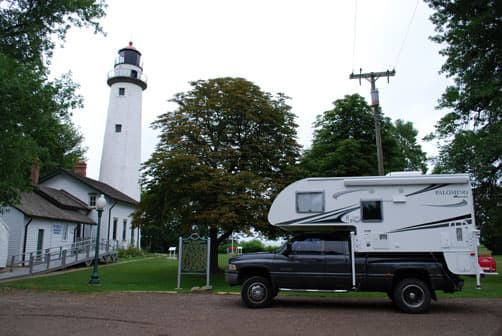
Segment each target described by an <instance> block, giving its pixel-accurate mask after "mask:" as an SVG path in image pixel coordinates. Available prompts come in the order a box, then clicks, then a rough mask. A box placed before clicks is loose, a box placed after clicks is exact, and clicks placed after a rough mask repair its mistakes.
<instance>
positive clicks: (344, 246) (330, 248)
mask: <svg viewBox="0 0 502 336" xmlns="http://www.w3.org/2000/svg"><path fill="white" fill-rule="evenodd" d="M324 253H325V254H331V255H333V254H343V255H345V254H348V253H349V242H348V241H345V240H326V241H325V242H324Z"/></svg>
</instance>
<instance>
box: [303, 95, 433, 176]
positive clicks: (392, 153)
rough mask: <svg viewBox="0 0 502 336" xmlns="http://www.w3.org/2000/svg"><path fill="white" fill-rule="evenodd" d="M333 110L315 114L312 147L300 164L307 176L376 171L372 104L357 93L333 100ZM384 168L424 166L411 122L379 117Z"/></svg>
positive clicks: (422, 167)
mask: <svg viewBox="0 0 502 336" xmlns="http://www.w3.org/2000/svg"><path fill="white" fill-rule="evenodd" d="M333 104H334V108H333V109H332V110H329V111H326V112H324V113H323V114H322V115H320V116H318V117H317V120H316V122H315V124H314V127H315V133H314V140H313V143H312V147H311V149H310V150H308V151H306V152H305V155H304V157H303V160H302V162H301V166H302V168H303V171H304V174H305V175H309V176H362V175H377V174H378V167H377V155H376V144H375V124H374V116H373V111H372V108H371V107H370V106H369V105H368V104H367V103H366V101H365V100H364V98H363V97H361V96H360V95H358V94H353V95H347V96H345V97H344V98H343V99H339V100H336V101H335V102H334V103H333ZM381 129H382V147H383V152H384V167H385V169H386V171H400V170H420V171H424V172H425V170H426V166H425V160H426V158H425V153H424V152H422V150H421V148H420V146H419V145H418V144H417V142H416V136H417V131H416V130H415V129H414V128H413V125H412V124H411V123H410V122H403V121H402V120H398V121H397V122H396V124H395V125H393V124H392V122H391V121H390V119H389V118H383V119H382V120H381Z"/></svg>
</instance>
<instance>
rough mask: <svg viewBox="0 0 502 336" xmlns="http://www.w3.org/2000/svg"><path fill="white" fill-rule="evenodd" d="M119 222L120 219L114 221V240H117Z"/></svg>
mask: <svg viewBox="0 0 502 336" xmlns="http://www.w3.org/2000/svg"><path fill="white" fill-rule="evenodd" d="M118 222H119V219H118V218H116V217H115V218H114V219H113V235H112V239H113V240H117V225H118Z"/></svg>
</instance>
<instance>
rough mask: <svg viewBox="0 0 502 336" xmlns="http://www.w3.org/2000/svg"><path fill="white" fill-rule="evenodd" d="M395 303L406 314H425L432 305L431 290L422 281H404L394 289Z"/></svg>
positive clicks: (410, 279) (409, 279)
mask: <svg viewBox="0 0 502 336" xmlns="http://www.w3.org/2000/svg"><path fill="white" fill-rule="evenodd" d="M394 303H395V304H396V306H397V307H398V308H399V309H400V310H401V311H402V312H405V313H409V314H421V313H425V312H426V311H427V310H428V309H429V307H430V304H431V290H430V289H429V286H427V285H426V284H425V283H424V282H423V281H422V280H420V279H415V278H406V279H403V280H401V281H400V282H399V283H398V284H397V286H396V287H395V288H394Z"/></svg>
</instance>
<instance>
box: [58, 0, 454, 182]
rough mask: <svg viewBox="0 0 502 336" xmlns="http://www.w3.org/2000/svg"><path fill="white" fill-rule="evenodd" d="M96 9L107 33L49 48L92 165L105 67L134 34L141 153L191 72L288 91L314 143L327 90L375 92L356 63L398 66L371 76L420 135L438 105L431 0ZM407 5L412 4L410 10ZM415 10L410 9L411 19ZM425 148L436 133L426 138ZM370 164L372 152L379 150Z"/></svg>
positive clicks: (387, 109)
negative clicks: (140, 86) (76, 98)
mask: <svg viewBox="0 0 502 336" xmlns="http://www.w3.org/2000/svg"><path fill="white" fill-rule="evenodd" d="M108 4H109V6H108V8H107V16H106V17H105V18H104V19H103V20H102V21H101V22H102V25H103V27H104V30H105V31H106V33H107V35H106V36H102V35H94V34H93V33H92V31H91V30H90V29H82V30H79V29H72V30H71V31H70V33H69V34H68V36H67V40H66V43H65V44H64V47H63V48H58V49H57V50H56V51H55V52H54V57H53V59H52V65H51V71H52V74H53V76H59V75H60V74H62V73H65V72H67V71H71V72H72V73H73V80H74V81H75V82H77V83H79V84H80V86H81V87H80V90H79V93H80V94H81V95H82V96H83V97H84V104H85V107H84V108H83V109H80V110H77V111H74V118H73V120H74V122H75V124H76V125H77V126H78V127H79V128H80V131H81V132H82V133H83V135H84V137H85V141H84V146H86V147H87V148H88V151H87V163H88V169H87V173H88V176H89V177H91V178H95V179H97V178H98V177H99V163H100V160H101V150H102V145H103V136H104V127H105V122H106V113H107V109H108V98H109V90H110V88H109V87H108V85H107V84H106V78H107V73H108V72H109V71H110V70H112V69H113V65H114V60H115V58H116V56H117V52H118V50H119V49H121V48H123V47H125V46H126V45H127V44H128V42H129V41H132V42H133V43H134V46H135V47H136V48H137V49H138V50H139V51H140V52H141V53H142V60H143V63H144V68H143V70H144V74H145V75H146V76H147V77H148V88H147V89H146V90H145V91H144V92H143V125H142V132H143V138H142V157H143V161H145V160H147V159H148V158H149V157H150V155H151V153H152V152H153V150H154V147H155V145H156V143H157V138H156V137H157V134H156V133H155V132H154V131H153V130H151V128H150V124H151V123H152V122H153V121H155V120H156V118H157V116H159V115H160V114H162V113H165V112H166V111H172V110H174V109H175V107H176V105H174V104H173V103H169V102H168V100H169V99H171V98H172V97H173V96H174V94H176V93H178V92H183V91H187V90H189V89H190V86H189V84H188V83H189V82H190V81H194V80H198V79H210V78H216V77H226V76H230V77H243V78H246V79H247V80H249V81H252V82H254V83H255V84H257V85H258V86H259V87H261V89H262V90H264V91H267V92H270V93H272V94H275V93H278V92H282V93H285V94H286V95H287V96H289V97H291V100H290V101H289V104H290V105H291V106H292V108H293V109H292V112H293V113H294V114H295V115H296V116H297V120H296V121H297V123H298V125H299V128H298V141H299V143H300V144H301V145H302V146H303V147H304V148H308V147H310V144H311V141H312V133H313V128H312V123H313V122H314V120H315V117H316V116H317V115H319V114H322V113H323V112H324V111H326V110H329V109H331V108H332V106H333V105H332V102H333V101H335V100H336V99H340V98H343V97H344V96H345V95H347V94H353V93H359V94H361V95H362V96H363V97H365V98H366V99H367V101H370V100H371V99H370V84H369V82H367V81H364V80H363V82H362V85H359V82H358V81H357V80H350V79H349V75H350V73H351V72H352V71H354V72H356V73H358V72H359V69H360V68H362V71H363V72H372V71H374V72H378V71H385V70H392V69H394V68H395V70H396V76H394V77H391V78H390V82H389V83H387V80H386V79H385V78H381V79H379V80H378V81H377V83H376V84H377V88H378V89H379V92H380V104H381V107H382V111H383V113H384V114H385V115H386V116H388V117H390V118H391V119H392V120H396V119H403V120H405V121H411V122H413V124H414V126H415V128H416V129H418V130H419V137H420V138H422V137H423V136H425V135H426V134H428V133H430V132H431V131H433V129H434V125H435V123H436V122H437V121H438V120H439V118H440V117H441V116H442V115H443V114H444V111H437V110H436V109H435V106H436V105H437V100H438V99H439V98H440V96H441V94H442V93H443V92H444V89H445V88H446V86H447V84H448V83H449V80H447V79H446V78H445V77H444V76H443V75H440V74H439V73H438V71H439V69H440V67H441V65H442V64H443V63H444V58H443V57H441V56H440V55H439V53H438V52H439V50H440V46H438V45H437V44H435V43H433V42H432V41H430V40H429V37H430V36H431V35H433V34H434V29H433V25H432V23H431V22H430V20H429V16H430V15H431V13H432V12H431V10H430V9H429V8H428V6H427V5H426V4H425V3H423V2H422V1H416V0H358V1H355V0H343V1H342V0H309V1H306V0H305V1H296V0H253V1H244V0H242V1H239V0H211V1H207V0H179V1H174V0H173V1H153V0H151V1H133V0H111V1H108ZM413 14H414V15H413ZM412 18H413V19H412ZM422 146H423V149H424V150H425V151H426V152H427V153H428V154H429V155H434V154H436V152H437V151H436V148H435V145H434V144H431V143H422ZM375 165H376V162H375Z"/></svg>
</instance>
